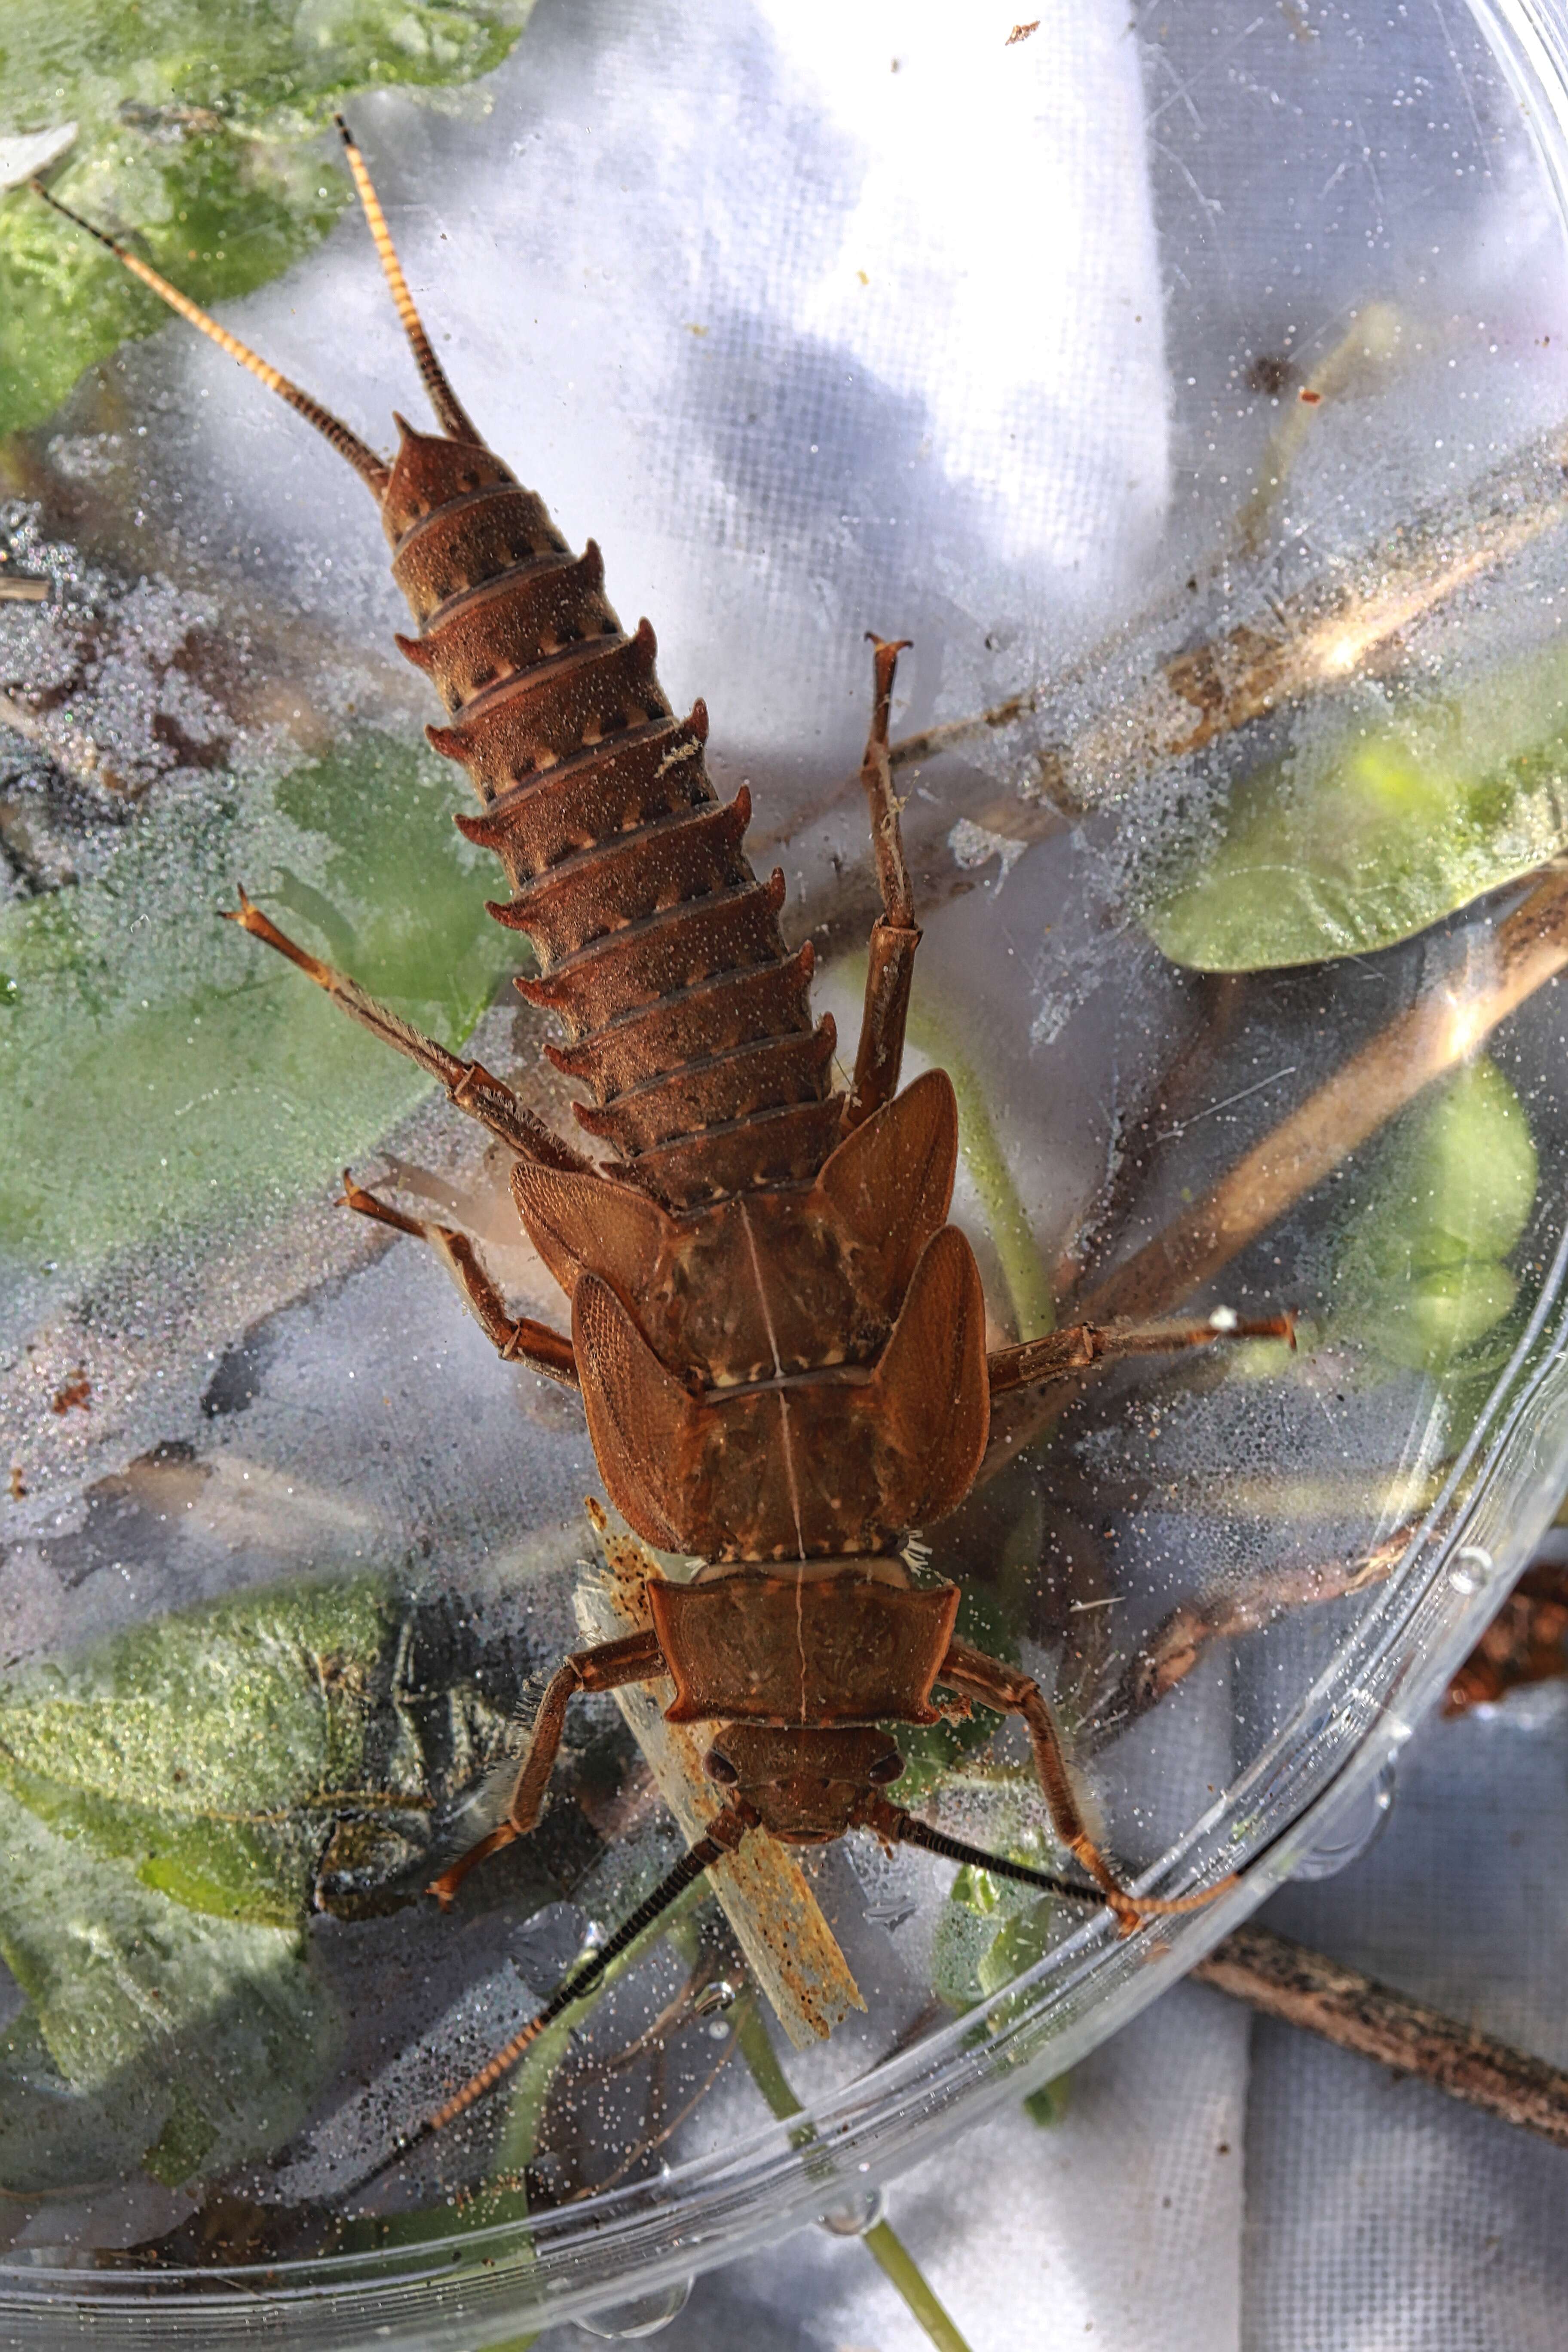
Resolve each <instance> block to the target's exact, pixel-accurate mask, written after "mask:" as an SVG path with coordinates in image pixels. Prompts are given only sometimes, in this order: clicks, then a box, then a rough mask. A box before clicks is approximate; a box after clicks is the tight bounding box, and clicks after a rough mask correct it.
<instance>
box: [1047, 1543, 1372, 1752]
mask: <svg viewBox="0 0 1568 2352" xmlns="http://www.w3.org/2000/svg"><path fill="white" fill-rule="evenodd" d="M1417 1524H1418V1522H1417V1521H1416V1520H1414V1519H1412V1520H1410V1521H1408V1522H1407V1523H1406V1524H1405V1526H1404V1527H1401V1528H1395V1529H1394V1533H1393V1534H1392V1535H1390V1536H1388V1537H1386V1538H1384V1541H1383V1542H1382V1543H1380V1544H1377V1545H1374V1546H1373V1549H1372V1550H1371V1551H1368V1552H1363V1553H1362V1554H1361V1555H1360V1556H1359V1557H1357V1558H1355V1559H1344V1560H1334V1561H1331V1562H1328V1563H1322V1562H1314V1563H1313V1565H1312V1566H1311V1567H1310V1568H1296V1567H1285V1568H1282V1569H1278V1570H1274V1571H1272V1572H1271V1573H1270V1574H1269V1575H1268V1576H1261V1577H1258V1578H1257V1579H1256V1580H1254V1581H1252V1582H1251V1583H1248V1584H1244V1585H1242V1586H1241V1587H1240V1588H1239V1589H1238V1590H1237V1591H1231V1592H1218V1593H1215V1594H1213V1595H1212V1596H1210V1597H1209V1598H1207V1599H1205V1600H1198V1601H1187V1602H1184V1604H1183V1606H1182V1607H1181V1608H1179V1609H1173V1611H1172V1612H1171V1613H1170V1615H1169V1616H1168V1617H1166V1618H1164V1619H1163V1620H1162V1622H1161V1623H1160V1624H1158V1625H1157V1626H1156V1627H1155V1628H1154V1631H1153V1632H1152V1633H1151V1634H1150V1635H1149V1636H1148V1638H1147V1640H1146V1641H1145V1642H1143V1643H1142V1645H1141V1647H1140V1648H1139V1650H1138V1652H1137V1654H1136V1655H1135V1656H1134V1657H1133V1658H1132V1659H1131V1662H1130V1663H1129V1664H1128V1667H1127V1671H1126V1673H1125V1674H1124V1675H1123V1676H1122V1679H1121V1685H1120V1686H1119V1688H1118V1690H1117V1691H1116V1694H1115V1696H1114V1697H1113V1698H1112V1699H1111V1702H1110V1706H1108V1707H1106V1708H1105V1710H1104V1711H1103V1714H1099V1715H1097V1716H1096V1718H1095V1724H1094V1743H1095V1745H1096V1746H1100V1745H1103V1743H1104V1742H1105V1741H1106V1740H1107V1739H1110V1738H1114V1737H1115V1736H1116V1734H1117V1733H1119V1732H1121V1731H1122V1730H1123V1729H1125V1727H1126V1726H1127V1725H1128V1724H1129V1723H1131V1722H1133V1721H1134V1720H1135V1719H1136V1718H1137V1717H1139V1716H1141V1715H1144V1714H1146V1713H1147V1712H1148V1710H1149V1708H1150V1707H1152V1706H1158V1705H1159V1704H1160V1701H1161V1700H1162V1699H1163V1698H1164V1697H1165V1696H1167V1694H1168V1693H1169V1692H1171V1691H1173V1690H1174V1689H1175V1687H1176V1685H1177V1684H1178V1683H1182V1682H1184V1681H1185V1680H1186V1678H1187V1676H1188V1675H1190V1674H1191V1673H1192V1671H1193V1668H1194V1666H1195V1665H1196V1664H1197V1663H1198V1660H1199V1659H1200V1658H1201V1657H1202V1655H1203V1654H1204V1652H1205V1650H1206V1649H1208V1648H1209V1646H1210V1644H1211V1643H1215V1642H1233V1641H1235V1640H1236V1639H1237V1637H1238V1636H1239V1635H1240V1634H1243V1633H1259V1632H1261V1631H1262V1629H1263V1627H1264V1626H1266V1625H1271V1624H1273V1622H1274V1621H1275V1620H1276V1618H1279V1617H1282V1616H1284V1615H1285V1614H1286V1612H1288V1611H1289V1610H1292V1609H1301V1608H1305V1607H1308V1606H1309V1605H1310V1606H1313V1607H1316V1606H1318V1605H1319V1604H1321V1603H1322V1602H1324V1601H1342V1600H1343V1599H1344V1598H1345V1596H1346V1595H1347V1594H1348V1593H1352V1592H1362V1591H1365V1589H1366V1588H1367V1586H1368V1585H1372V1584H1381V1583H1382V1582H1383V1580H1384V1578H1385V1577H1387V1576H1388V1575H1390V1574H1391V1573H1392V1571H1393V1570H1394V1568H1396V1567H1397V1566H1398V1564H1399V1562H1400V1560H1401V1559H1403V1558H1404V1556H1405V1550H1406V1549H1407V1547H1408V1545H1409V1543H1410V1539H1411V1538H1412V1536H1413V1535H1414V1534H1415V1528H1416V1526H1417Z"/></svg>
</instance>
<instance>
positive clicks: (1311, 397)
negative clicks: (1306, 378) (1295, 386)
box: [1296, 383, 1323, 408]
mask: <svg viewBox="0 0 1568 2352" xmlns="http://www.w3.org/2000/svg"><path fill="white" fill-rule="evenodd" d="M1322 396H1323V395H1322V394H1321V392H1314V391H1313V390H1312V388H1311V386H1310V384H1307V383H1304V384H1303V385H1302V386H1301V389H1300V392H1299V393H1298V394H1297V395H1296V397H1297V399H1298V400H1300V401H1302V402H1304V403H1305V404H1306V406H1307V407H1309V408H1316V406H1317V404H1318V403H1319V401H1320V400H1321V398H1322Z"/></svg>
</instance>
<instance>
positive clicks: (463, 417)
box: [332, 114, 484, 449]
mask: <svg viewBox="0 0 1568 2352" xmlns="http://www.w3.org/2000/svg"><path fill="white" fill-rule="evenodd" d="M332 120H333V121H334V122H335V123H336V124H337V126H338V129H339V131H341V132H342V142H343V147H344V150H345V152H346V153H347V155H348V163H349V170H350V172H351V173H353V184H354V186H355V187H356V189H357V190H358V191H359V200H360V203H361V205H363V208H364V216H365V221H366V224H367V226H368V227H369V229H370V234H371V237H372V240H373V242H374V246H375V249H376V253H377V255H378V256H379V257H380V261H381V267H382V272H383V275H384V277H385V279H386V283H387V286H388V288H389V289H390V290H391V294H392V299H393V300H394V302H395V304H396V305H397V315H398V317H399V319H400V320H402V321H403V331H404V333H405V335H406V336H407V338H408V348H409V350H410V351H411V352H413V354H414V359H415V363H416V366H417V368H418V370H419V373H420V375H421V376H422V377H423V378H424V382H425V389H426V392H427V393H428V394H429V395H430V405H431V407H432V408H433V409H434V410H435V412H436V415H437V418H438V420H439V422H440V426H441V430H442V432H443V433H445V434H447V436H449V438H450V439H452V440H454V441H472V442H474V443H475V444H476V445H477V446H479V448H481V449H482V448H483V446H484V436H482V435H481V434H480V433H479V431H478V430H477V429H476V427H475V426H474V425H473V423H472V422H471V420H470V419H469V416H468V411H467V410H466V409H465V408H464V406H463V404H462V402H461V401H460V400H459V399H458V395H457V394H456V393H455V392H454V391H453V390H452V387H451V385H450V384H449V383H447V372H446V370H445V368H444V367H443V366H442V365H441V362H440V361H439V360H438V359H437V356H436V354H435V352H433V351H432V350H431V348H430V338H429V336H428V335H427V334H426V332H425V327H424V322H423V320H421V319H420V316H419V313H418V311H417V310H416V309H415V307H414V297H413V295H412V294H410V292H409V291H408V280H407V278H405V276H404V275H403V264H402V263H401V262H400V261H399V260H398V258H397V248H396V247H395V245H394V244H393V242H392V232H391V230H390V229H389V228H388V227H387V226H386V215H385V214H384V212H383V211H382V209H381V202H380V199H379V198H378V196H377V195H376V193H375V190H374V187H373V185H372V184H371V177H370V173H368V172H367V171H366V170H365V167H364V157H363V155H362V154H361V153H360V152H359V148H358V146H357V144H356V143H355V140H354V135H353V131H351V130H350V129H349V126H348V124H347V123H346V122H345V121H343V118H342V115H341V114H335V115H334V116H333V117H332Z"/></svg>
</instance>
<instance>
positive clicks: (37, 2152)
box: [0, 1790, 337, 2193]
mask: <svg viewBox="0 0 1568 2352" xmlns="http://www.w3.org/2000/svg"><path fill="white" fill-rule="evenodd" d="M0 1958H4V1959H5V1964H6V1965H7V1967H8V1968H9V1969H11V1970H12V1972H13V1974H14V1975H15V1977H16V1980H17V1983H18V1984H19V1985H20V1987H21V1989H22V1990H23V1992H24V1993H26V1996H27V2000H28V2004H29V2006H28V2010H27V2011H26V2013H25V2014H24V2015H23V2016H22V2017H21V2018H19V2019H17V2020H16V2021H15V2022H14V2023H13V2025H12V2026H11V2028H10V2030H9V2032H7V2033H5V2035H4V2036H3V2037H0V2187H4V2188H5V2189H8V2190H10V2191H12V2192H13V2193H16V2192H23V2191H29V2190H38V2189H59V2188H64V2187H68V2186H70V2185H73V2184H75V2183H78V2182H81V2181H89V2180H98V2179H102V2178H103V2176H104V2175H105V2174H106V2173H110V2172H114V2171H119V2170H121V2169H124V2168H129V2167H131V2166H134V2165H136V2164H138V2163H142V2164H144V2165H145V2167H146V2168H147V2169H148V2170H149V2171H150V2172H152V2173H153V2176H154V2178H156V2179H160V2180H163V2181H164V2182H166V2183H169V2184H174V2183H176V2182H178V2181H181V2180H184V2179H189V2178H190V2177H191V2176H192V2175H193V2174H194V2173H195V2172H197V2171H198V2170H200V2171H205V2172H209V2173H211V2172H217V2171H221V2170H223V2169H225V2168H227V2167H229V2166H231V2165H233V2164H236V2163H237V2162H238V2161H239V2160H240V2159H241V2158H244V2157H247V2156H250V2155H255V2154H258V2153H259V2152H261V2151H263V2150H265V2149H267V2148H270V2147H275V2146H276V2145H277V2143H278V2142H279V2140H280V2139H282V2138H283V2137H286V2136H287V2135H288V2133H289V2132H290V2131H292V2130H293V2129H294V2128H295V2126H297V2125H298V2124H299V2122H300V2120H301V2119H302V2117H303V2116H304V2115H305V2113H306V2111H307V2109H308V2108H309V2106H310V2102H311V2100H312V2098H313V2097H314V2096H315V2095H316V2093H317V2091H318V2090H319V2088H320V2086H321V2083H322V2081H323V2080H324V2078H325V2074H326V2071H327V2068H328V2067H329V2065H330V2064H331V2060H332V2056H333V2052H334V2049H335V2045H336V2039H337V2027H336V2021H335V2017H334V2014H333V2011H332V2008H331V2002H330V2001H329V2000H327V1998H326V1997H325V1995H324V1994H323V1992H322V1990H321V1987H320V1986H319V1985H318V1984H316V1983H314V1982H313V1981H312V1980H311V1979H310V1977H309V1975H308V1973H307V1968H306V1959H305V1952H304V1945H303V1940H302V1938H301V1937H300V1935H299V1934H298V1932H289V1931H288V1930H284V1929H280V1928H277V1927H258V1926H254V1925H249V1924H244V1923H241V1922H239V1921H237V1920H234V1919H226V1920H219V1919H213V1918H209V1917H204V1916H199V1915H198V1914H196V1913H195V1912H192V1911H189V1910H187V1909H185V1908H184V1906H182V1905H181V1904H178V1903H175V1902H173V1901H171V1900H170V1898H169V1897H168V1896H167V1895H161V1894H159V1893H158V1892H157V1891H156V1890H154V1889H153V1888H151V1887H149V1886H146V1885H142V1883H141V1882H140V1881H139V1880H138V1879H137V1877H136V1876H135V1874H133V1872H132V1869H131V1868H130V1867H129V1866H128V1865H127V1864H123V1863H120V1862H114V1861H107V1860H104V1859H101V1858H100V1856H99V1855H97V1854H95V1853H92V1852H90V1851H89V1847H88V1844H87V1843H86V1841H85V1840H83V1839H82V1838H80V1837H71V1836H62V1835H59V1834H57V1833H56V1832H55V1831H53V1830H51V1829H48V1828H46V1827H45V1826H44V1824H43V1823H42V1822H39V1821H37V1820H35V1819H34V1818H33V1817H32V1816H31V1815H30V1814H29V1813H28V1811H26V1809H25V1807H23V1806H22V1805H21V1804H19V1803H18V1802H17V1801H16V1799H15V1798H13V1797H12V1796H10V1795H8V1794H7V1793H6V1792H5V1790H0Z"/></svg>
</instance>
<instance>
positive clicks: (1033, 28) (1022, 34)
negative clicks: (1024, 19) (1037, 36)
mask: <svg viewBox="0 0 1568 2352" xmlns="http://www.w3.org/2000/svg"><path fill="white" fill-rule="evenodd" d="M1039 29H1040V20H1039V18H1038V17H1036V19H1035V21H1034V23H1033V24H1032V25H1015V26H1014V27H1013V29H1012V31H1011V32H1010V33H1009V34H1008V36H1007V37H1006V39H1005V41H1004V42H1003V44H1002V46H1003V47H1004V48H1005V49H1010V48H1011V47H1013V44H1014V43H1015V41H1026V40H1027V39H1028V37H1029V36H1030V34H1031V33H1037V32H1038V31H1039Z"/></svg>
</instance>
